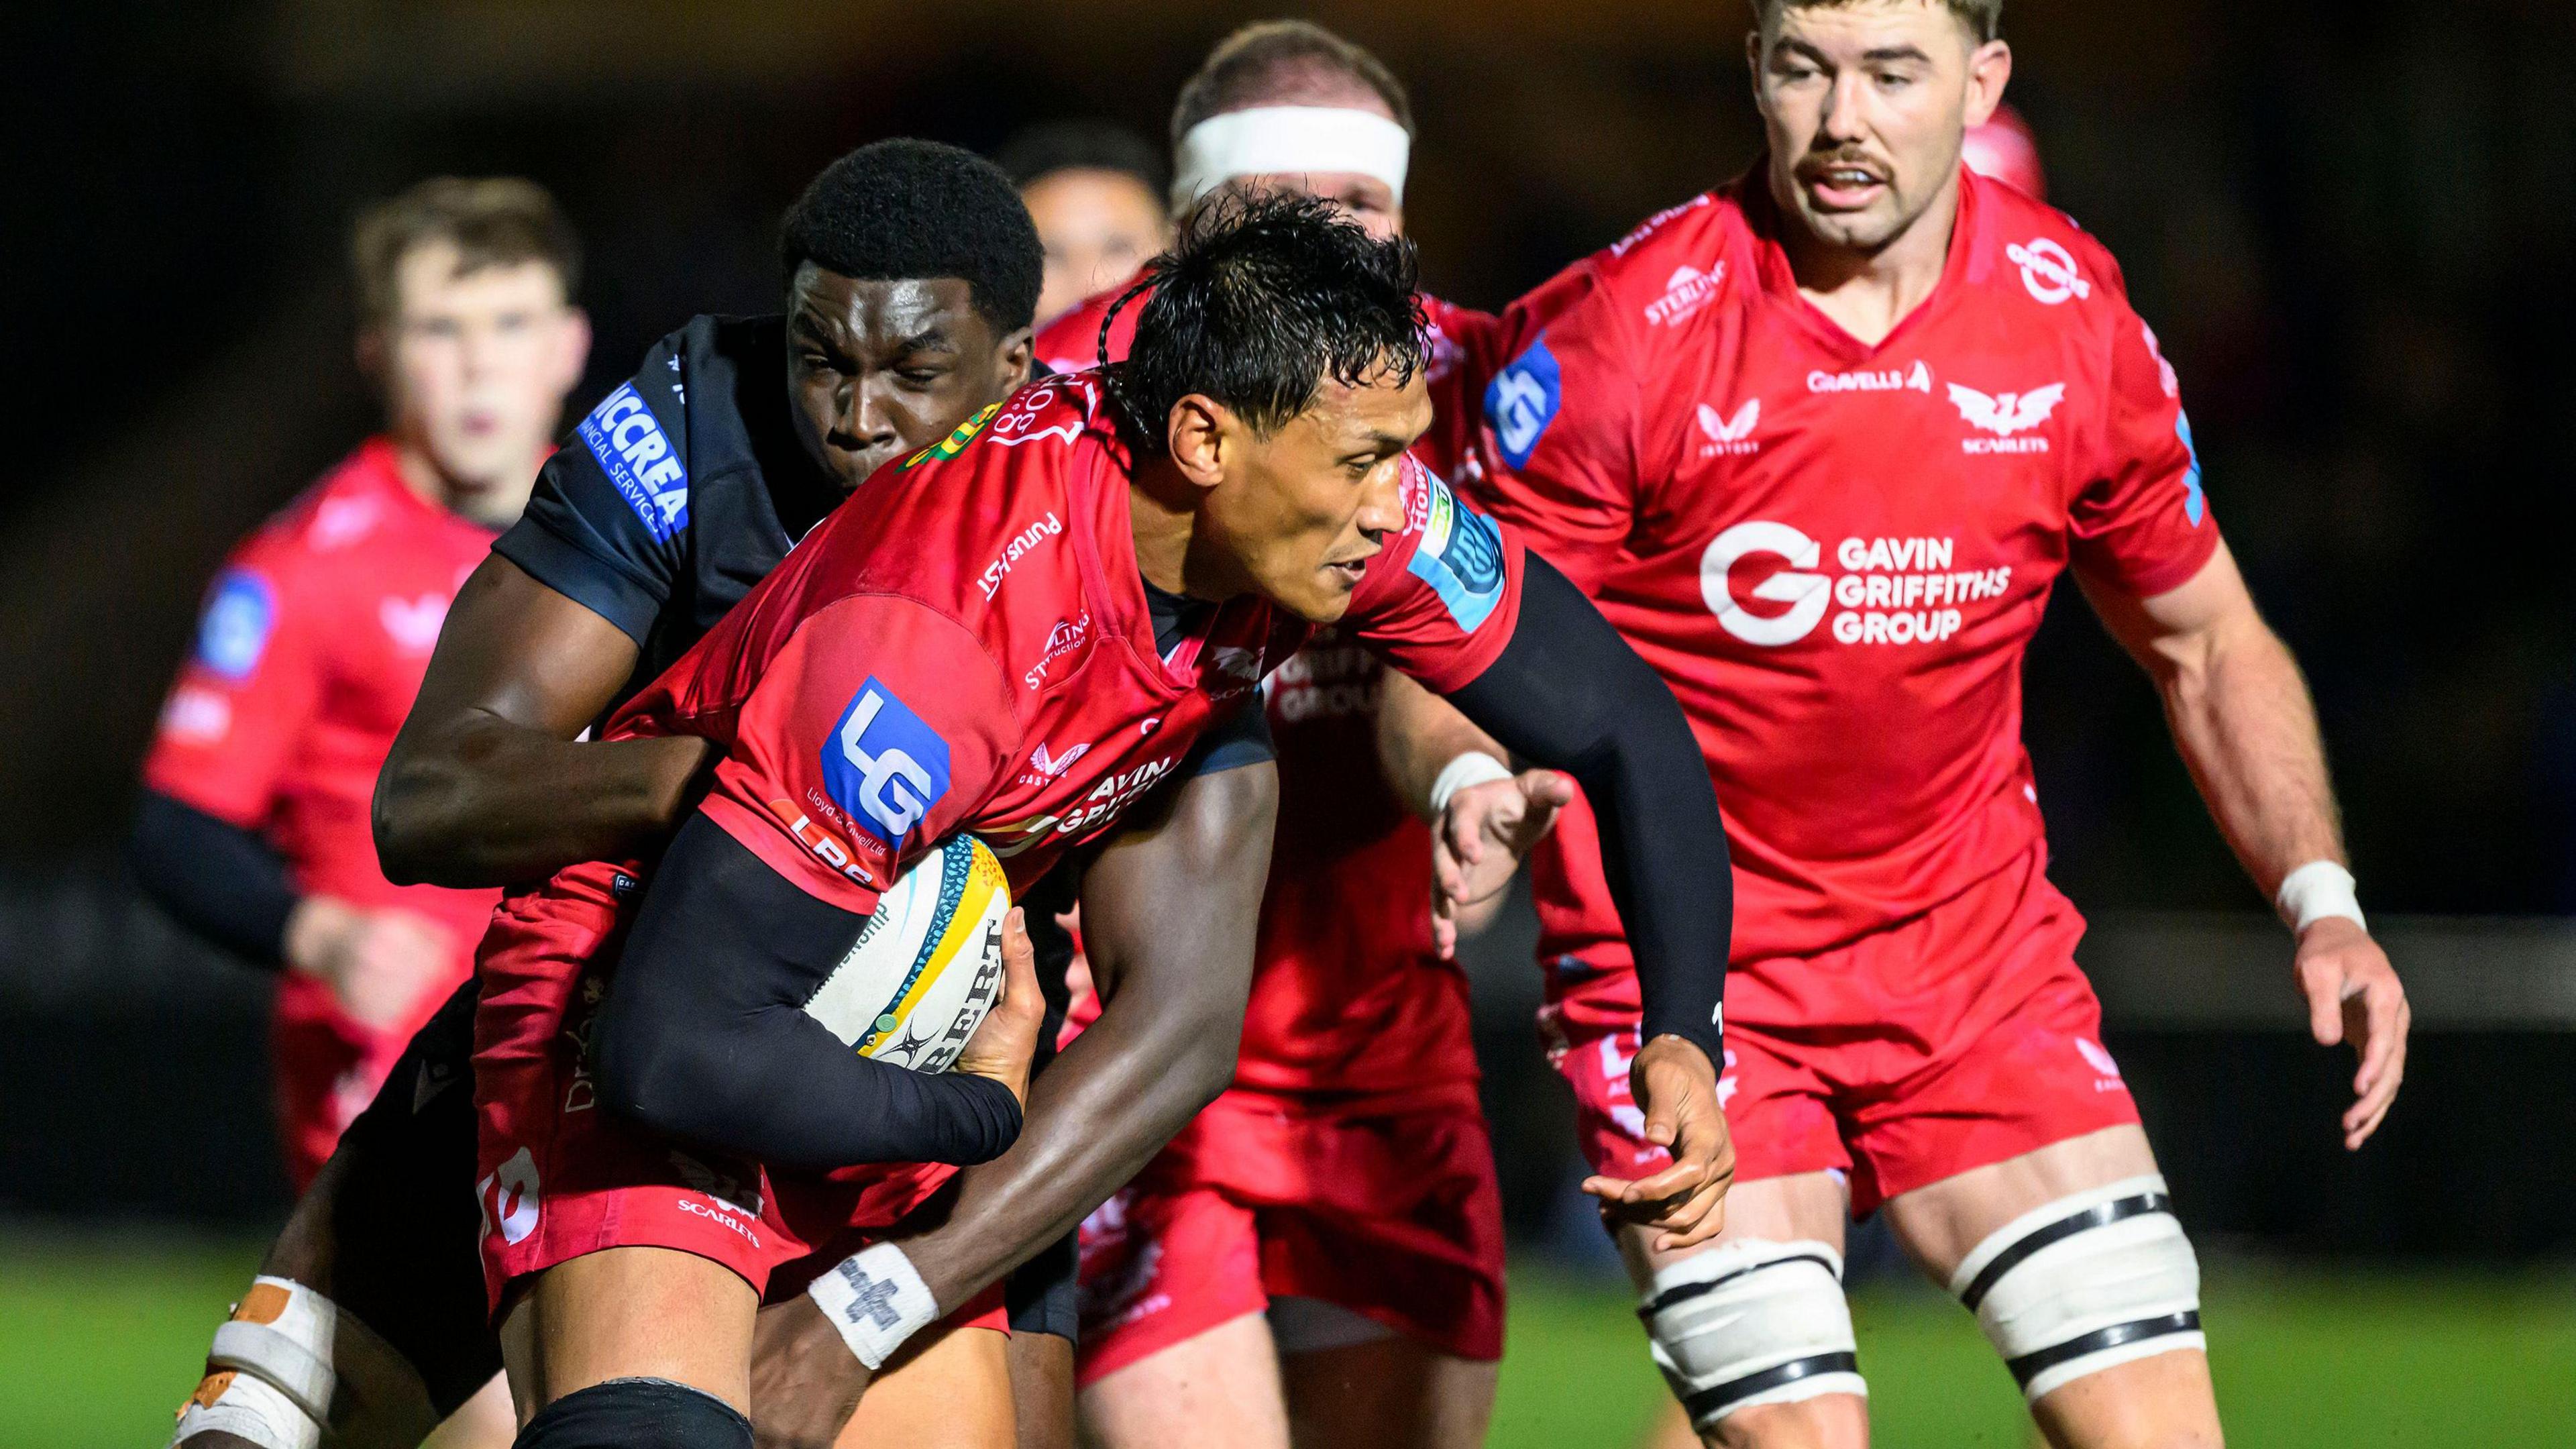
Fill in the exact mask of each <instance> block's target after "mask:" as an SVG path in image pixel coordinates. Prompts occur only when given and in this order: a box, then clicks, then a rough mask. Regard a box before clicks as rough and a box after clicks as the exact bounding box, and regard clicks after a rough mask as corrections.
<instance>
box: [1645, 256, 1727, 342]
mask: <svg viewBox="0 0 2576 1449" xmlns="http://www.w3.org/2000/svg"><path fill="white" fill-rule="evenodd" d="M1725 281H1726V263H1725V262H1724V261H1722V260H1721V261H1716V262H1711V263H1710V264H1709V268H1708V270H1707V271H1705V272H1703V271H1701V270H1699V269H1698V268H1697V267H1693V266H1691V265H1689V264H1688V263H1684V264H1683V265H1681V266H1679V267H1675V268H1674V269H1673V274H1672V276H1671V277H1669V278H1667V279H1665V282H1664V295H1662V296H1660V297H1657V298H1656V299H1655V300H1653V301H1651V302H1649V303H1647V304H1646V325H1647V326H1649V327H1669V326H1671V325H1672V324H1673V323H1675V322H1679V321H1680V320H1682V319H1683V318H1685V317H1688V316H1689V315H1691V314H1692V313H1693V312H1696V311H1698V310H1699V309H1700V308H1702V307H1705V306H1707V305H1708V303H1709V299H1710V298H1712V297H1715V296H1716V295H1717V289H1718V287H1719V286H1720V285H1721V284H1723V283H1724V282H1725Z"/></svg>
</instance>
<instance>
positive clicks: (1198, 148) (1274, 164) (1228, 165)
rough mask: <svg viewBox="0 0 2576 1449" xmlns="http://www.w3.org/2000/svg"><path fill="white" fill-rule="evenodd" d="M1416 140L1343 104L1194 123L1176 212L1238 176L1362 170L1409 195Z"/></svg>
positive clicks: (1175, 183) (1182, 158)
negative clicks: (1406, 178) (1407, 172)
mask: <svg viewBox="0 0 2576 1449" xmlns="http://www.w3.org/2000/svg"><path fill="white" fill-rule="evenodd" d="M1412 151H1413V138H1412V137H1410V136H1407V135H1406V134H1404V128H1403V127H1402V126H1399V125H1397V124H1396V123H1395V122H1393V121H1390V120H1388V119H1387V118H1386V117H1384V116H1381V115H1378V114H1377V113H1375V112H1373V111H1355V110H1350V109H1347V108H1344V107H1339V106H1255V107H1253V108H1252V109H1251V110H1248V111H1228V112H1226V113H1225V114H1224V115H1222V116H1210V117H1208V118H1207V119H1206V120H1204V121H1201V122H1199V123H1198V124H1197V125H1195V126H1192V127H1190V129H1189V131H1188V133H1187V134H1185V135H1183V136H1182V137H1181V145H1180V151H1179V154H1178V155H1176V156H1175V157H1173V163H1174V164H1173V170H1174V171H1175V172H1176V173H1177V174H1175V175H1174V177H1173V178H1172V209H1173V210H1174V211H1187V210H1188V209H1189V208H1190V207H1192V206H1195V205H1197V204H1198V201H1199V198H1201V197H1203V196H1205V195H1207V194H1208V193H1209V192H1211V191H1214V190H1216V189H1217V188H1218V187H1220V186H1223V185H1224V184H1226V183H1227V182H1229V181H1232V180H1233V179H1234V178H1236V177H1238V176H1272V175H1280V174H1290V175H1294V174H1300V173H1303V174H1308V175H1312V174H1316V173H1319V172H1329V171H1355V172H1357V173H1359V174H1360V175H1362V176H1374V177H1376V178H1377V179H1378V180H1380V181H1383V182H1385V183H1386V184H1387V187H1388V189H1389V190H1391V191H1393V192H1394V193H1395V199H1396V201H1397V202H1399V203H1401V202H1402V201H1403V200H1404V168H1405V164H1406V162H1407V161H1408V160H1409V159H1410V157H1411V155H1412Z"/></svg>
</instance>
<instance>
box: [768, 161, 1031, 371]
mask: <svg viewBox="0 0 2576 1449" xmlns="http://www.w3.org/2000/svg"><path fill="white" fill-rule="evenodd" d="M778 260H779V263H780V265H781V266H782V267H783V268H784V269H785V272H786V277H787V280H788V281H790V282H791V283H792V282H793V281H794V280H795V277H796V269H797V268H798V267H800V266H803V265H804V264H805V263H807V262H812V263H813V264H814V265H815V266H817V267H820V268H822V269H823V270H824V271H827V272H832V273H836V274H838V275H840V276H844V277H851V278H855V279H857V280H860V281H894V280H899V279H903V278H912V277H920V278H928V277H957V278H960V279H962V280H963V281H964V282H965V283H966V286H967V289H968V290H969V291H970V292H972V293H973V294H974V298H975V310H976V311H977V312H978V313H981V314H982V315H983V318H984V320H985V321H986V322H987V323H990V324H991V325H992V328H993V330H994V332H996V333H1000V334H1008V333H1012V332H1016V331H1018V330H1020V329H1021V328H1023V327H1026V326H1028V325H1029V323H1030V321H1031V319H1033V318H1034V317H1036V315H1037V310H1038V285H1039V283H1040V282H1041V281H1043V280H1044V274H1045V270H1046V256H1045V253H1044V252H1043V251H1042V250H1041V249H1040V248H1039V246H1038V229H1037V224H1036V223H1035V222H1032V221H1030V220H1029V209H1028V208H1027V207H1025V206H1023V205H1021V204H1020V193H1019V192H1018V190H1017V189H1015V188H1014V187H1013V186H1012V185H1011V178H1009V177H1007V176H1005V175H1003V174H1002V171H1001V168H1000V167H998V166H995V165H994V164H993V163H992V162H990V161H987V160H985V159H984V158H983V157H981V156H978V155H976V154H975V153H974V152H972V151H963V150H959V149H958V148H957V147H955V146H944V145H941V144H940V143H939V142H937V141H916V140H911V139H897V140H892V141H878V142H875V143H873V144H870V145H866V146H861V147H860V148H859V149H857V150H855V151H852V152H851V153H850V154H848V155H846V156H844V157H842V158H841V159H840V160H838V161H835V162H833V163H832V164H831V165H829V166H826V167H824V168H823V174H822V175H820V176H817V177H815V178H814V181H813V184H812V185H809V186H807V187H806V188H805V194H804V195H802V196H800V197H798V198H796V204H795V205H794V206H792V207H789V208H788V210H787V219H786V221H785V222H784V223H782V224H781V225H780V227H779V232H778Z"/></svg>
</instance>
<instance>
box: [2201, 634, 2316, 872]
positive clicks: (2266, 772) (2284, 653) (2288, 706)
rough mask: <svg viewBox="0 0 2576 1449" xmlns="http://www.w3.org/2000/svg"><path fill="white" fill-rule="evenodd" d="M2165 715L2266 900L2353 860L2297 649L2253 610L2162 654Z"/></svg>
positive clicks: (2212, 811)
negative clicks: (2320, 870) (2317, 867)
mask: <svg viewBox="0 0 2576 1449" xmlns="http://www.w3.org/2000/svg"><path fill="white" fill-rule="evenodd" d="M2159 659H2160V661H2161V663H2162V667H2161V668H2158V669H2157V670H2156V673H2157V685H2158V688H2159V692H2160V693H2161V694H2162V695H2163V696H2164V705H2165V717H2166V719H2167V720H2168V721H2169V722H2170V723H2171V724H2172V726H2173V732H2174V741H2175V743H2176V745H2177V746H2179V747H2180V749H2181V751H2182V757H2183V761H2184V763H2185V764H2187V765H2189V766H2190V768H2191V774H2192V779H2193V780H2194V781H2196V782H2197V783H2198V784H2199V786H2200V793H2201V796H2202V798H2203V799H2205V800H2207V801H2208V802H2209V810H2210V814H2211V815H2212V816H2214V817H2215V818H2216V819H2217V821H2218V828H2219V830H2220V831H2221V832H2222V833H2223V834H2225V835H2226V837H2227V842H2228V844H2229V845H2230V846H2232V847H2233V848H2234V849H2235V851H2236V856H2237V859H2238V860H2240V861H2242V862H2244V865H2245V869H2246V871H2247V873H2248V874H2250V875H2252V876H2253V877H2254V881H2255V884H2257V885H2258V886H2260V887H2261V888H2262V890H2263V893H2264V895H2265V896H2266V897H2269V896H2270V895H2271V894H2272V893H2273V892H2275V891H2277V890H2278V889H2279V888H2280V885H2281V878H2282V877H2283V876H2285V875H2287V874H2288V873H2289V872H2290V871H2292V870H2294V869H2296V868H2297V867H2299V866H2301V865H2304V864H2306V863H2307V862H2309V861H2312V860H2332V861H2336V862H2338V863H2340V862H2341V861H2342V860H2343V858H2344V851H2343V832H2342V828H2341V824H2340V822H2339V821H2338V819H2337V818H2336V811H2335V801H2334V787H2333V786H2332V784H2331V783H2329V781H2328V779H2327V776H2326V761H2325V745H2324V742H2323V741H2322V740H2321V739H2320V738H2319V736H2318V733H2317V714H2316V707H2315V705H2314V703H2313V702H2312V701H2311V700H2310V698H2309V696H2308V685H2307V680H2306V679H2305V678H2303V677H2302V676H2301V675H2300V673H2299V666H2298V663H2297V661H2296V660H2294V659H2292V658H2291V657H2290V651H2289V648H2288V647H2287V646H2286V645H2284V644H2282V642H2281V640H2280V637H2279V636H2278V635H2276V634H2274V633H2273V632H2272V631H2271V629H2270V628H2269V627H2268V626H2266V625H2265V624H2264V623H2263V621H2262V620H2261V619H2260V618H2259V617H2255V616H2254V615H2253V614H2252V612H2251V611H2250V610H2248V611H2247V613H2246V615H2245V617H2243V618H2241V619H2234V620H2230V621H2229V622H2228V623H2226V624H2225V625H2222V626H2218V627H2213V628H2212V629H2210V630H2208V631H2207V632H2206V634H2205V635H2204V636H2202V637H2198V638H2194V639H2190V640H2184V641H2176V642H2175V643H2173V644H2170V645H2168V646H2166V647H2164V648H2163V649H2161V650H2160V652H2159Z"/></svg>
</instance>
